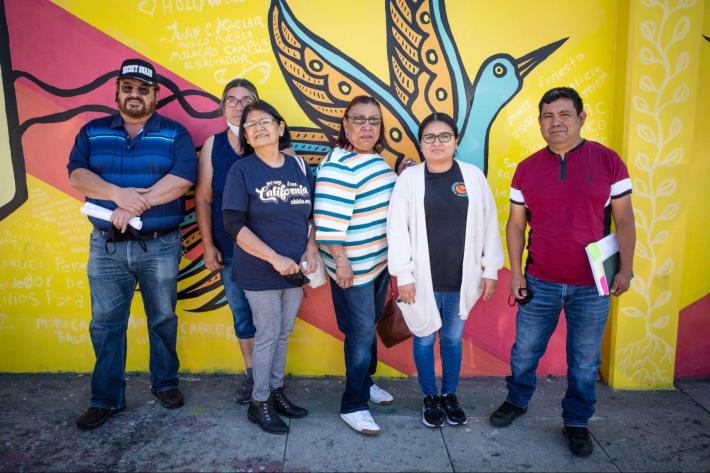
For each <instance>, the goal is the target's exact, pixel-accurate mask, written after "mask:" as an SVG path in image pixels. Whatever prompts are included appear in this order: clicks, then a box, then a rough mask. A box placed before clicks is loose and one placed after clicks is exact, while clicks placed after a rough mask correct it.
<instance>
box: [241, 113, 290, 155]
mask: <svg viewBox="0 0 710 473" xmlns="http://www.w3.org/2000/svg"><path fill="white" fill-rule="evenodd" d="M254 110H260V111H262V112H266V113H268V114H269V115H271V116H272V117H274V118H275V119H276V120H277V121H278V122H280V123H283V124H284V134H283V135H281V137H280V138H279V149H285V148H288V147H289V146H291V132H290V131H289V129H288V125H287V124H286V120H284V118H283V117H282V116H281V114H280V113H279V112H278V111H277V110H276V109H275V108H274V106H273V105H271V104H269V103H267V102H264V101H263V100H257V101H256V102H254V103H250V104H249V105H247V106H246V107H244V111H243V112H242V119H241V120H240V121H239V128H240V130H241V132H240V133H239V144H241V145H242V150H244V152H243V155H244V156H246V155H248V154H252V153H253V152H254V148H252V146H251V145H250V144H249V143H247V137H246V131H245V130H244V123H245V122H246V121H247V116H248V115H249V114H250V113H251V112H253V111H254Z"/></svg>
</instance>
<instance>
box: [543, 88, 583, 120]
mask: <svg viewBox="0 0 710 473" xmlns="http://www.w3.org/2000/svg"><path fill="white" fill-rule="evenodd" d="M559 99H569V100H571V101H572V103H573V104H574V109H575V110H577V115H579V114H580V113H582V112H583V111H584V103H583V102H582V97H580V96H579V94H578V93H577V91H576V90H574V89H573V88H572V87H555V88H554V89H550V90H548V91H547V92H545V95H543V96H542V98H541V99H540V103H539V104H538V106H537V109H538V114H540V115H542V106H543V104H550V103H552V102H554V101H556V100H559Z"/></svg>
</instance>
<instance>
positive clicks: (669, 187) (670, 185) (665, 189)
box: [654, 178, 677, 197]
mask: <svg viewBox="0 0 710 473" xmlns="http://www.w3.org/2000/svg"><path fill="white" fill-rule="evenodd" d="M676 187H677V182H676V180H675V179H673V178H670V179H666V180H665V181H663V182H661V183H660V184H659V185H658V187H657V188H656V192H655V194H654V195H655V196H656V197H665V196H668V195H671V194H673V193H674V192H675V190H676Z"/></svg>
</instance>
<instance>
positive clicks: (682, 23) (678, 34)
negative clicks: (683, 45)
mask: <svg viewBox="0 0 710 473" xmlns="http://www.w3.org/2000/svg"><path fill="white" fill-rule="evenodd" d="M689 31H690V18H688V17H687V16H684V17H682V18H680V19H679V20H678V21H677V22H676V24H675V28H673V40H672V41H673V42H676V41H680V40H682V39H683V38H685V37H686V36H688V32H689Z"/></svg>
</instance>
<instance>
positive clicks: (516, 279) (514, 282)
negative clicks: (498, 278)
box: [510, 274, 528, 299]
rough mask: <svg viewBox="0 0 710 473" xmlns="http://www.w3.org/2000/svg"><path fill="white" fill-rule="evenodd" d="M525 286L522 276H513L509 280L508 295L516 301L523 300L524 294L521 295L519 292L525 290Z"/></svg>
mask: <svg viewBox="0 0 710 473" xmlns="http://www.w3.org/2000/svg"><path fill="white" fill-rule="evenodd" d="M527 286H528V284H527V282H525V277H523V275H522V274H515V275H513V277H512V278H510V293H511V294H512V295H513V297H515V298H516V299H524V298H525V294H523V293H522V292H521V291H520V290H521V289H524V288H527Z"/></svg>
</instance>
